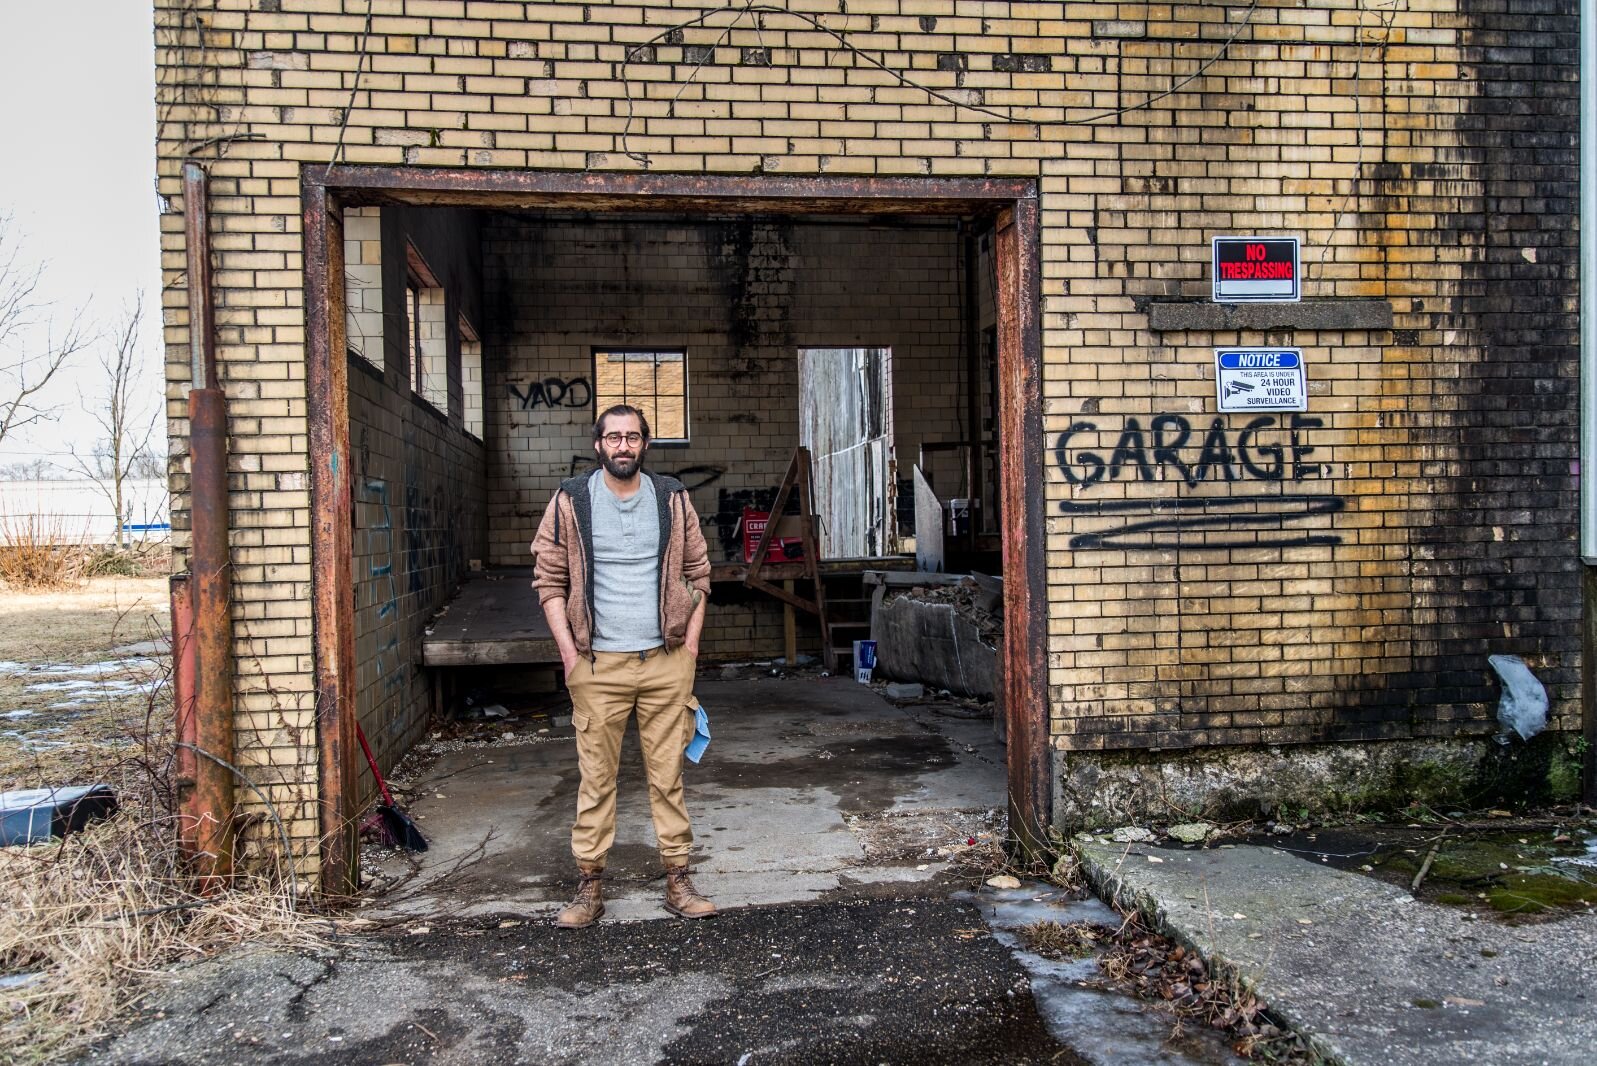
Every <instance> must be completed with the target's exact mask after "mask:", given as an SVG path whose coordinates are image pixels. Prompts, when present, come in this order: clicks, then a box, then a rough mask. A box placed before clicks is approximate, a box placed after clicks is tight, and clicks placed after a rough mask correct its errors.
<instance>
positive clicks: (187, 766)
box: [170, 574, 200, 858]
mask: <svg viewBox="0 0 1597 1066" xmlns="http://www.w3.org/2000/svg"><path fill="white" fill-rule="evenodd" d="M170 584H171V590H172V711H173V715H174V718H175V722H176V728H175V729H174V730H173V732H174V735H175V738H176V741H177V748H176V750H175V751H174V752H173V754H172V794H173V799H174V800H175V801H176V805H177V816H178V839H179V841H180V843H181V846H182V849H183V854H184V855H187V856H190V857H191V858H192V857H193V855H194V854H195V853H196V852H197V851H198V846H197V844H196V842H195V839H194V831H193V830H194V826H196V825H197V824H198V823H199V821H200V815H199V813H198V811H196V810H195V807H194V770H195V766H194V764H195V763H196V762H197V761H198V760H199V756H198V755H197V754H196V753H195V750H194V749H195V747H196V746H197V745H198V744H199V742H200V738H199V734H198V733H197V732H196V731H195V730H196V727H197V725H198V722H197V721H196V720H195V717H194V600H193V595H194V590H193V589H191V588H190V587H189V575H188V574H173V575H172V578H171V583H170Z"/></svg>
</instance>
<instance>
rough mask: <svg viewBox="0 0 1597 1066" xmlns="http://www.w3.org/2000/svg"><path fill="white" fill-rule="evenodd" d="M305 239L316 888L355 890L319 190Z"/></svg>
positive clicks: (341, 425)
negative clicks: (317, 806) (317, 815)
mask: <svg viewBox="0 0 1597 1066" xmlns="http://www.w3.org/2000/svg"><path fill="white" fill-rule="evenodd" d="M301 188H302V195H303V201H302V205H301V206H302V221H303V224H304V234H305V333H306V336H305V342H306V350H305V387H306V391H307V393H308V395H309V399H310V402H309V405H308V414H309V419H308V421H309V430H310V475H311V619H312V623H311V633H312V642H313V648H314V650H315V657H316V658H315V664H316V665H315V669H316V744H317V768H318V770H317V778H318V780H317V791H318V793H319V796H320V800H321V818H320V822H321V890H322V892H323V893H324V894H327V895H332V896H341V895H347V894H349V893H351V892H353V891H354V889H355V887H356V885H357V884H358V883H359V877H360V870H359V865H358V864H359V861H360V852H359V849H358V845H359V839H358V836H357V833H356V825H355V815H356V809H355V804H356V803H357V802H358V801H359V799H360V797H359V795H358V793H357V791H356V787H355V781H356V776H357V764H356V761H355V759H356V753H357V751H358V750H359V749H358V747H357V745H356V741H355V577H354V561H353V560H354V548H353V543H352V541H353V534H352V531H351V528H350V519H351V515H352V513H353V493H352V492H351V480H350V479H351V476H352V471H351V469H350V453H349V377H348V374H349V362H348V357H347V355H346V354H345V345H346V338H345V333H344V331H345V324H344V285H343V278H344V236H343V226H342V219H341V218H340V217H339V214H338V210H337V205H336V204H335V203H334V202H333V199H332V197H331V196H330V195H329V193H328V190H327V188H326V186H324V185H320V184H316V183H313V182H310V181H307V182H306V183H305V184H304V185H303V186H302V187H301Z"/></svg>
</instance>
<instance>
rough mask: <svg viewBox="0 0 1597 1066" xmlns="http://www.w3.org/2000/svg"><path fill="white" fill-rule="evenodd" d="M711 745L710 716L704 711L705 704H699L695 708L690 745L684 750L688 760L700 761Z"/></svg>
mask: <svg viewBox="0 0 1597 1066" xmlns="http://www.w3.org/2000/svg"><path fill="white" fill-rule="evenodd" d="M709 746H710V716H709V715H708V714H705V713H704V704H702V703H701V704H699V705H698V706H697V707H695V708H694V709H693V736H692V738H691V739H689V741H688V746H687V748H685V749H684V750H683V752H682V754H683V755H684V756H686V757H687V760H688V761H689V762H692V763H696V762H698V761H699V757H700V756H702V755H703V754H704V749H705V748H708V747H709Z"/></svg>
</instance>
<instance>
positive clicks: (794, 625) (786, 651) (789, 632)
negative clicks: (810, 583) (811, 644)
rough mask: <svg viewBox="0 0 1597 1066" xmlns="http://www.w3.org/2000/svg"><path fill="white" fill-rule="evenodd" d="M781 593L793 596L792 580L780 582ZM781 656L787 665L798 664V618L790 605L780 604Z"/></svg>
mask: <svg viewBox="0 0 1597 1066" xmlns="http://www.w3.org/2000/svg"><path fill="white" fill-rule="evenodd" d="M782 591H783V592H786V593H787V594H788V595H789V596H791V595H792V594H793V579H792V578H789V579H788V580H786V581H784V582H782ZM782 654H783V655H785V656H787V662H788V664H789V665H792V664H793V663H796V662H798V616H797V615H796V614H794V612H793V605H792V604H791V603H784V604H782Z"/></svg>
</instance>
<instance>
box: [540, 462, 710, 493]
mask: <svg viewBox="0 0 1597 1066" xmlns="http://www.w3.org/2000/svg"><path fill="white" fill-rule="evenodd" d="M598 465H599V460H598V459H597V458H595V457H594V456H592V455H573V456H572V457H571V462H570V463H568V464H567V465H566V477H576V476H577V475H578V474H580V473H582V472H583V471H584V470H590V471H591V470H594V469H596V468H597V467H598ZM650 469H653V467H651V468H650ZM655 472H656V473H659V474H664V475H665V476H666V477H674V478H676V479H677V480H678V481H680V482H682V487H683V488H685V489H687V490H688V491H689V492H692V491H694V490H695V489H702V488H705V487H707V486H709V485H713V484H715V483H716V482H717V481H720V480H721V478H723V477H725V476H726V467H724V466H712V465H710V464H708V463H701V464H699V465H696V466H684V467H680V468H678V469H676V470H657V471H655Z"/></svg>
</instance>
